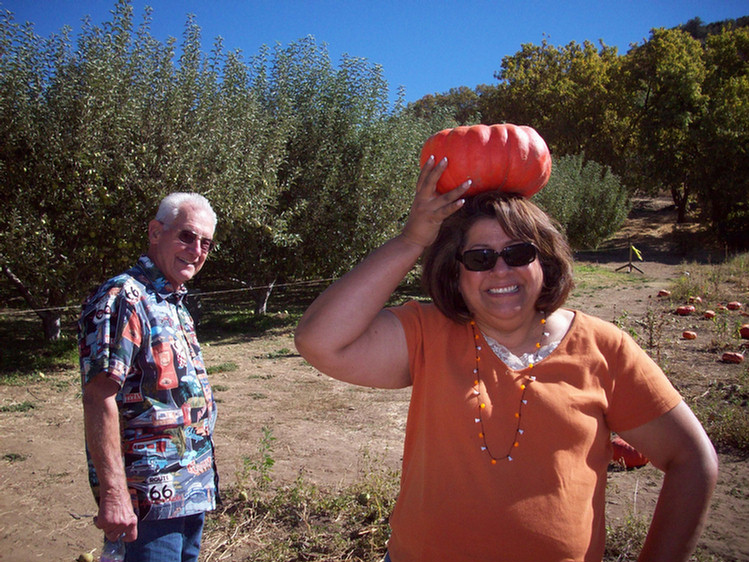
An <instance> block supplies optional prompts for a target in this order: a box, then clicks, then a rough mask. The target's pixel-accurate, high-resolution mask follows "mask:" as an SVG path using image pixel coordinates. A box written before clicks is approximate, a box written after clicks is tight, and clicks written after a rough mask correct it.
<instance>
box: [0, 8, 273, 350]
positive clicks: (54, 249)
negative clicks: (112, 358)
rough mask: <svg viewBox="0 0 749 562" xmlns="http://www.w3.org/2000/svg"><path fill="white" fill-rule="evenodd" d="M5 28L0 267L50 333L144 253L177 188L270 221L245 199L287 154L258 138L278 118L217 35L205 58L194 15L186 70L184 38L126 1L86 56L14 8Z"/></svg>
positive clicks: (87, 31) (84, 44)
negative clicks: (154, 25) (256, 99)
mask: <svg viewBox="0 0 749 562" xmlns="http://www.w3.org/2000/svg"><path fill="white" fill-rule="evenodd" d="M1 24H2V34H1V35H0V36H2V37H3V40H4V41H5V44H6V46H7V48H6V49H4V50H3V53H2V57H1V58H0V64H1V65H2V69H1V70H2V72H0V74H1V75H2V83H1V87H2V91H3V97H2V99H3V103H2V106H1V107H0V111H1V112H2V114H1V115H0V123H2V135H3V141H4V142H3V149H2V152H1V153H0V155H1V160H0V180H1V181H2V188H1V189H2V190H3V191H2V202H3V203H4V212H3V214H2V216H1V218H0V221H2V225H1V226H2V234H0V256H1V257H2V270H3V272H4V274H5V276H6V278H7V279H9V280H10V281H11V282H12V283H13V284H14V285H15V286H16V287H17V288H18V289H19V290H20V291H21V293H22V294H23V295H24V297H25V298H26V300H27V302H28V304H29V306H30V307H32V308H33V309H35V310H38V311H40V312H39V314H40V316H41V317H42V320H43V325H44V331H45V336H46V337H48V338H55V337H57V336H58V335H59V320H60V311H59V307H61V306H63V305H66V304H69V303H70V302H71V301H72V302H76V301H79V300H80V297H81V295H83V294H84V293H85V291H86V290H87V289H88V288H90V287H91V286H93V285H96V284H98V283H99V282H101V281H102V280H103V279H105V278H106V277H108V276H110V275H112V274H114V273H117V272H118V271H121V270H122V269H123V268H125V267H126V266H127V265H129V264H130V263H132V261H133V259H134V257H135V256H137V253H138V252H140V251H142V250H143V249H145V247H146V238H145V230H146V224H147V222H148V220H149V219H150V218H152V217H153V215H154V213H155V209H156V204H157V203H158V201H159V199H160V198H161V197H162V196H163V195H165V194H166V193H168V192H171V191H175V190H191V191H199V192H202V193H205V194H206V195H208V197H209V198H210V199H211V201H212V202H213V203H214V206H216V207H217V210H219V212H220V215H221V217H222V219H224V220H226V219H229V220H231V219H232V218H233V217H235V216H237V214H238V213H239V212H240V211H241V210H242V209H244V210H245V211H246V212H247V213H248V214H249V213H250V211H249V209H252V212H256V215H255V216H262V214H261V213H262V209H260V208H259V207H257V208H256V207H255V206H251V205H250V202H249V201H248V198H249V199H251V197H253V196H254V194H255V191H254V190H252V189H250V187H254V186H256V185H259V184H262V181H263V178H267V175H268V167H272V166H273V165H274V163H275V162H277V161H278V160H279V157H278V155H277V152H278V151H276V152H274V147H275V145H274V137H273V134H264V135H261V134H258V135H255V134H254V133H255V132H257V131H258V130H260V131H267V130H268V127H267V126H266V121H265V120H263V118H262V113H261V112H260V111H259V110H258V109H257V107H256V104H255V105H253V103H252V101H251V100H250V99H247V100H240V97H241V96H240V95H239V94H237V90H242V89H243V88H244V85H243V84H242V83H241V82H239V83H238V82H237V81H236V80H239V78H238V73H237V66H238V64H237V59H236V57H235V56H233V55H226V54H224V53H223V52H222V50H221V45H220V42H218V43H217V44H216V47H215V48H214V50H213V52H212V53H211V56H210V57H205V56H204V55H203V54H202V52H201V50H200V30H199V28H198V27H197V26H196V25H195V22H194V21H193V20H192V19H191V18H190V19H188V23H187V25H186V29H185V36H184V42H183V47H182V53H181V56H180V59H179V63H180V64H179V68H178V69H177V68H175V66H174V56H175V50H174V43H175V42H174V40H169V41H167V43H166V44H161V43H159V42H158V41H156V40H154V39H153V38H152V37H151V35H150V31H149V26H150V10H147V11H146V13H145V16H144V19H143V23H142V24H141V25H140V26H139V27H138V29H137V30H134V29H133V15H132V7H131V5H130V4H129V2H127V1H125V0H121V1H120V2H118V3H117V5H116V8H115V10H114V11H113V17H112V20H111V21H110V22H106V23H104V24H103V25H102V26H101V27H94V26H91V25H89V24H86V25H84V27H83V29H82V32H81V34H80V38H79V40H78V45H77V48H76V50H75V51H73V50H72V48H71V47H70V45H69V44H68V42H67V41H66V38H65V36H60V37H54V36H53V37H52V38H51V39H42V38H40V37H38V36H36V35H35V34H33V31H32V29H31V28H21V27H19V26H18V25H16V24H15V23H14V22H13V21H12V17H10V16H9V15H6V17H5V19H3V20H2V22H1ZM222 65H223V66H222ZM220 75H224V76H226V77H227V79H226V80H225V81H224V82H223V83H222V82H221V81H220V80H219V76H220ZM245 89H246V88H245ZM245 93H246V92H245ZM243 95H244V94H243ZM227 100H228V101H229V102H230V103H226V102H227ZM240 101H242V103H240ZM237 111H241V112H242V113H241V114H238V113H236V112H237ZM232 112H234V113H232ZM19 116H23V119H21V120H19ZM260 163H262V164H263V166H265V167H263V166H261V165H260ZM271 173H272V172H271ZM224 217H226V218H224ZM243 218H247V217H246V216H244V215H243Z"/></svg>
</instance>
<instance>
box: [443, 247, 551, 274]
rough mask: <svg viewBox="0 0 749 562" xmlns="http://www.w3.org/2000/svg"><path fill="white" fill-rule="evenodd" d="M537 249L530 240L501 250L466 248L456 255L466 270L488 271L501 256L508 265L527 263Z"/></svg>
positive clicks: (518, 265) (535, 254) (530, 261)
mask: <svg viewBox="0 0 749 562" xmlns="http://www.w3.org/2000/svg"><path fill="white" fill-rule="evenodd" d="M537 255H538V250H537V249H536V247H535V246H534V245H533V244H531V243H530V242H520V243H519V244H512V245H511V246H507V247H505V248H503V249H502V251H501V252H497V251H495V250H492V249H491V248H482V249H480V250H468V251H467V252H463V253H462V254H459V255H458V261H459V262H461V263H462V264H463V265H464V266H465V268H466V269H467V270H468V271H489V270H490V269H492V268H494V266H495V265H497V260H498V259H499V258H502V259H503V260H505V263H506V264H507V265H509V266H510V267H520V266H523V265H528V264H529V263H532V262H533V260H535V259H536V256H537Z"/></svg>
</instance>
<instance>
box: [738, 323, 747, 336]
mask: <svg viewBox="0 0 749 562" xmlns="http://www.w3.org/2000/svg"><path fill="white" fill-rule="evenodd" d="M739 335H740V336H741V339H744V340H749V324H742V325H741V328H739Z"/></svg>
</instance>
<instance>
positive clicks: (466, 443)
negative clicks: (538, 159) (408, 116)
mask: <svg viewBox="0 0 749 562" xmlns="http://www.w3.org/2000/svg"><path fill="white" fill-rule="evenodd" d="M445 166H446V162H445V161H444V160H443V161H441V162H439V163H435V162H434V160H433V159H430V160H429V161H427V163H426V164H425V165H424V167H423V169H422V171H421V174H420V176H419V181H418V184H417V192H416V196H415V199H414V203H413V205H412V208H411V213H410V215H409V219H408V221H407V224H406V226H405V228H404V230H403V232H402V233H401V234H400V235H399V236H397V237H395V238H394V239H392V240H390V241H388V242H387V243H385V244H384V245H383V246H382V247H380V248H379V249H377V250H376V251H375V252H373V253H372V254H371V255H370V256H368V257H367V258H366V259H365V260H364V261H363V262H362V263H361V264H359V265H358V266H357V267H356V268H354V269H353V270H352V271H351V272H349V273H348V274H347V275H345V276H344V277H343V278H342V279H340V280H339V281H338V282H336V283H334V284H333V285H332V286H331V287H329V288H328V289H327V290H326V291H325V292H324V293H323V294H322V295H320V296H319V297H318V298H317V299H316V301H315V302H314V303H313V304H312V305H311V306H310V308H309V309H308V310H307V312H306V313H305V314H304V316H303V317H302V319H301V321H300V323H299V326H298V328H297V331H296V345H297V348H298V349H299V351H300V353H301V354H302V355H303V356H304V357H305V358H306V359H307V360H308V361H309V362H310V363H311V364H312V365H314V366H315V367H316V368H318V369H319V370H320V371H322V372H324V373H326V374H328V375H330V376H332V377H334V378H337V379H340V380H343V381H347V382H351V383H354V384H358V385H364V386H370V387H377V388H402V387H406V386H412V387H413V389H412V396H411V402H410V407H409V415H408V422H407V426H406V441H405V446H404V457H403V470H402V477H401V490H400V494H399V496H398V500H397V503H396V507H395V509H394V512H393V514H392V517H391V528H392V535H391V538H390V541H389V543H388V555H387V559H388V560H390V559H392V561H393V562H416V561H430V562H439V561H441V560H444V561H445V562H447V561H451V562H456V561H466V562H467V561H475V560H491V561H500V560H508V561H515V562H517V561H522V560H527V561H534V562H535V561H540V560H544V561H550V560H585V561H600V560H601V558H602V556H603V549H604V539H605V521H604V493H605V487H606V469H607V466H608V462H609V460H610V458H611V443H610V435H611V431H616V432H617V433H619V434H620V435H621V436H622V437H623V438H624V439H626V440H627V441H628V442H630V443H631V444H632V445H634V446H635V447H636V448H637V449H638V450H639V451H641V452H642V453H643V454H644V455H646V456H647V457H649V458H650V459H651V461H652V462H653V464H654V465H655V466H657V467H658V468H660V469H661V470H663V471H664V472H665V477H664V481H663V487H662V490H661V494H660V498H659V501H658V505H657V508H656V511H655V514H654V517H653V521H652V524H651V527H650V532H649V534H648V537H647V539H646V542H645V546H644V549H643V552H642V554H641V557H640V560H643V561H644V560H658V561H668V560H687V559H688V558H689V555H690V553H691V552H692V551H693V549H694V547H695V544H696V541H697V538H698V536H699V533H700V530H701V528H702V525H703V523H704V518H705V514H706V511H707V506H708V503H709V499H710V496H711V494H712V490H713V488H714V486H715V482H716V479H717V457H716V455H715V451H714V449H713V447H712V445H711V443H710V441H709V439H708V438H707V436H706V434H705V432H704V430H703V429H702V427H701V425H700V424H699V422H698V421H697V419H696V418H695V417H694V415H693V414H692V412H691V411H690V410H689V408H688V407H687V406H686V405H685V404H684V402H683V401H682V400H681V398H680V396H679V395H678V393H677V392H676V391H675V390H674V388H673V387H672V386H671V384H670V383H669V382H668V380H667V379H666V377H665V375H664V374H663V372H662V371H661V370H660V369H659V368H658V366H657V365H656V364H655V363H654V362H653V361H652V360H650V358H649V357H648V356H647V354H646V353H645V352H644V351H642V350H641V349H640V348H639V347H638V346H637V345H636V344H635V342H634V341H633V340H632V339H631V338H630V337H629V336H628V335H626V334H625V333H624V332H622V331H621V330H619V329H617V328H616V327H614V326H613V325H611V324H609V323H606V322H603V321H601V320H599V319H596V318H593V317H591V316H588V315H585V314H583V313H581V312H579V311H574V310H571V309H565V308H562V305H563V304H564V301H565V299H566V297H567V295H568V293H569V291H570V289H571V288H572V276H571V272H572V258H571V252H570V250H569V247H568V245H567V243H566V241H565V239H564V237H563V236H562V235H561V234H560V232H559V230H558V229H557V228H556V227H555V225H554V223H553V222H552V221H551V219H549V217H548V216H546V215H545V214H544V213H543V212H542V211H541V210H540V209H538V208H537V207H536V206H535V205H533V204H532V203H531V202H530V201H528V200H526V199H523V198H521V197H518V196H514V195H507V194H501V193H499V192H488V193H482V194H478V195H475V196H473V197H471V198H465V197H464V194H465V192H466V190H467V189H468V187H469V185H470V182H466V183H465V184H463V185H462V186H460V187H459V188H457V189H454V190H453V191H450V192H448V193H446V194H444V195H438V194H436V192H435V186H436V182H437V179H438V178H439V176H440V175H441V173H442V171H443V170H444V168H445ZM425 250H426V255H425V257H424V264H423V282H424V286H425V288H426V290H427V292H428V294H429V296H430V297H431V298H432V303H418V302H412V303H408V304H406V305H404V306H402V307H397V308H384V307H385V303H386V302H387V300H388V298H389V297H390V296H391V294H392V292H393V291H394V290H395V289H396V288H397V286H398V284H399V283H400V282H401V280H402V279H403V278H404V277H405V275H406V274H407V273H408V272H409V271H410V270H411V268H412V267H413V266H414V265H415V264H416V262H417V260H418V259H419V258H420V256H421V255H422V253H424V252H425Z"/></svg>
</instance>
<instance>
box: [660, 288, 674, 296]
mask: <svg viewBox="0 0 749 562" xmlns="http://www.w3.org/2000/svg"><path fill="white" fill-rule="evenodd" d="M658 296H659V297H670V296H671V291H669V290H667V289H661V290H660V291H658Z"/></svg>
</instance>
